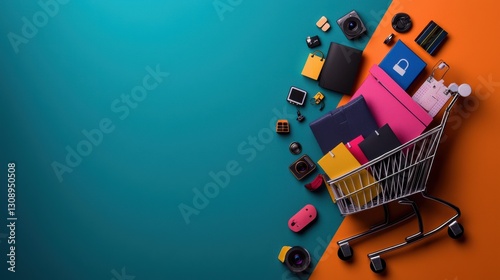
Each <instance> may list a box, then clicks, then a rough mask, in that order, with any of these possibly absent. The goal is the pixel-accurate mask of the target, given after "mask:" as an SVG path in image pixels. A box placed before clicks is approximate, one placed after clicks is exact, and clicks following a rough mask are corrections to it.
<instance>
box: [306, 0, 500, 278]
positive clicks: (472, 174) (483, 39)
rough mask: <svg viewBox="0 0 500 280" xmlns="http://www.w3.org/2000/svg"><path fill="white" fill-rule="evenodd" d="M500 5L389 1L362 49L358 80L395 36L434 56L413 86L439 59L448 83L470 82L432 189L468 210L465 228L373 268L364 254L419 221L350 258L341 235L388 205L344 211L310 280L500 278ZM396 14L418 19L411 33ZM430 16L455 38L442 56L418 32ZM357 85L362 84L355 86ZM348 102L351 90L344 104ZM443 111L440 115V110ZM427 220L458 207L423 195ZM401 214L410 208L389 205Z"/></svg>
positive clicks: (360, 243)
mask: <svg viewBox="0 0 500 280" xmlns="http://www.w3.org/2000/svg"><path fill="white" fill-rule="evenodd" d="M498 8H499V4H497V2H495V1H492V0H477V1H453V2H452V1H430V0H423V1H412V0H396V1H394V2H393V3H392V4H391V6H390V7H389V9H388V11H387V13H386V14H385V16H384V18H383V19H382V21H381V23H380V25H379V27H378V28H377V30H376V31H375V32H374V34H373V36H372V39H371V40H370V42H369V43H368V45H367V47H366V49H365V52H364V62H363V65H362V70H361V71H362V72H361V75H360V79H359V82H361V81H362V80H363V78H364V77H365V76H366V74H367V73H368V72H367V71H368V69H369V67H370V66H371V65H373V64H378V63H379V62H380V61H381V60H382V58H383V57H384V56H385V54H387V52H388V51H389V49H390V47H388V46H386V45H385V44H383V41H384V39H385V38H386V37H387V36H388V35H389V34H390V33H394V34H395V35H396V37H395V40H398V39H401V40H403V41H404V42H405V43H406V44H407V45H408V46H409V47H410V48H411V49H412V50H413V51H415V52H416V53H417V54H418V55H419V56H420V57H421V58H422V59H424V60H425V61H426V62H427V68H426V70H425V73H424V74H422V75H421V78H420V80H418V81H416V82H415V83H414V85H413V86H412V87H411V88H410V89H409V90H408V92H409V93H414V92H415V91H416V89H417V88H418V86H419V85H420V84H421V83H422V81H423V79H425V77H427V76H428V75H429V73H430V70H431V69H432V67H433V66H434V65H435V64H436V63H437V61H438V60H439V59H443V60H444V61H446V62H447V63H448V64H449V65H450V66H451V69H450V71H449V72H448V74H447V75H446V76H445V83H446V84H449V83H451V82H456V83H457V84H461V83H468V84H470V85H471V86H472V88H473V93H472V95H471V96H470V97H468V98H466V99H460V100H459V101H458V102H457V104H456V105H455V109H454V110H453V112H452V115H451V116H450V119H449V120H448V126H447V128H446V130H445V133H444V141H442V143H441V146H440V149H439V150H438V154H437V158H436V161H435V163H434V166H433V169H432V171H431V178H430V180H429V183H428V192H429V194H431V195H434V196H437V197H439V198H442V199H445V200H447V201H450V202H452V203H454V204H456V205H457V206H459V207H460V209H461V210H462V217H461V218H460V219H459V222H460V223H461V224H462V225H463V226H464V227H465V236H464V238H463V239H461V240H453V239H451V238H449V237H448V235H447V233H446V230H443V231H441V232H439V233H438V234H436V235H434V236H432V237H430V238H427V239H424V240H421V241H418V242H416V243H414V244H412V245H410V246H407V247H405V248H404V249H400V250H396V251H393V252H390V253H387V254H384V255H382V258H384V259H385V260H386V262H387V270H386V272H385V273H384V274H382V275H378V274H375V273H373V272H372V271H371V270H370V268H369V259H368V258H367V256H366V255H367V254H368V253H370V252H372V251H376V250H378V249H382V248H384V247H387V246H390V245H393V244H396V243H399V242H401V241H403V240H404V237H406V236H408V235H410V234H412V233H414V232H416V231H417V223H416V220H415V219H413V220H411V221H409V222H406V223H404V224H402V225H399V226H397V227H393V228H390V229H388V230H386V231H383V232H379V233H376V234H374V235H370V236H368V237H365V238H363V239H359V240H357V241H355V242H353V243H351V245H352V248H353V250H354V259H353V261H352V262H343V261H341V260H340V259H339V258H338V257H337V249H338V246H337V244H336V242H337V241H338V240H340V239H344V238H346V237H349V236H352V235H354V234H356V233H358V232H360V231H363V230H365V229H367V228H368V227H369V225H372V224H375V223H377V222H378V221H381V219H382V217H383V216H382V209H381V207H378V208H377V209H374V210H372V211H369V212H362V213H358V214H355V215H351V216H347V217H346V218H345V220H344V222H343V223H342V225H341V226H340V228H339V229H338V231H337V233H336V234H335V236H334V238H333V240H332V242H331V244H330V245H329V247H328V249H327V250H326V251H325V254H324V255H323V257H322V258H321V260H320V261H319V263H318V264H317V266H316V269H315V271H314V272H313V274H312V275H311V278H310V279H333V278H335V279H342V278H344V279H380V278H386V279H443V280H445V279H450V280H455V279H492V278H495V277H496V276H497V275H498V270H497V266H498V265H499V264H498V263H497V260H499V258H498V252H499V250H500V241H499V238H498V233H497V232H498V231H497V230H498V229H500V227H499V226H498V224H499V222H498V220H497V217H498V216H500V215H499V213H500V203H499V200H500V188H499V186H498V185H499V184H498V182H497V180H498V178H499V176H498V174H500V170H498V165H497V164H496V161H498V160H499V159H500V151H499V146H498V144H497V143H498V142H499V139H500V98H499V97H498V96H499V94H500V67H499V63H500V54H499V52H500V40H499V39H498V34H499V32H500V24H499V23H498V21H499V20H500V17H499V15H498ZM398 12H406V13H408V14H409V15H410V16H411V17H412V20H413V24H414V25H413V28H412V29H411V31H410V32H409V33H406V34H399V33H396V32H395V31H394V30H393V29H392V27H391V24H390V22H391V19H392V17H393V16H394V15H395V14H396V13H398ZM430 20H434V21H435V22H436V23H437V24H438V25H440V26H441V27H442V28H444V29H445V30H446V31H448V33H449V35H448V40H447V41H446V42H445V44H444V45H443V47H442V48H441V49H440V50H439V51H438V52H437V54H436V56H435V57H432V56H430V55H429V54H427V53H426V52H425V51H424V50H423V49H422V48H421V47H420V46H418V45H417V44H416V43H415V41H414V39H415V38H416V37H417V35H418V34H419V33H420V32H421V31H422V29H423V28H424V27H425V26H426V25H427V23H428V22H429V21H430ZM358 85H359V84H358ZM348 100H349V97H344V98H343V100H342V101H341V103H340V104H343V103H345V102H346V101H348ZM436 118H438V117H436ZM416 199H417V201H418V202H419V207H420V210H421V212H422V215H423V219H424V230H429V229H432V228H433V227H435V226H437V225H439V224H440V223H441V222H443V221H444V220H445V219H447V218H448V217H449V216H451V215H452V214H453V213H452V212H451V211H450V210H448V209H447V208H444V207H442V206H440V205H436V204H434V203H430V202H427V201H422V200H421V199H420V198H419V196H417V197H416ZM392 207H394V208H397V211H401V209H405V208H402V207H404V206H399V205H391V208H392Z"/></svg>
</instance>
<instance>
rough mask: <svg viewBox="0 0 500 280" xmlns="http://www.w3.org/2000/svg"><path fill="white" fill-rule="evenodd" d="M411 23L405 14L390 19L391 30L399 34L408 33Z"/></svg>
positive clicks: (398, 14)
mask: <svg viewBox="0 0 500 280" xmlns="http://www.w3.org/2000/svg"><path fill="white" fill-rule="evenodd" d="M412 26H413V23H412V22H411V18H410V16H409V15H408V14H406V13H397V14H396V15H394V17H393V18H392V28H393V29H394V30H396V31H397V32H399V33H406V32H408V31H410V29H411V27H412Z"/></svg>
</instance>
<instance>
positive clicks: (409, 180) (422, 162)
mask: <svg viewBox="0 0 500 280" xmlns="http://www.w3.org/2000/svg"><path fill="white" fill-rule="evenodd" d="M450 94H452V95H453V97H452V99H451V100H450V101H449V102H448V105H447V107H446V108H445V110H444V113H443V116H442V119H441V122H440V124H438V125H437V126H435V127H434V128H432V129H430V130H428V131H426V132H425V133H423V134H421V135H420V136H418V137H416V138H414V139H413V140H410V141H408V142H407V143H405V144H403V145H401V146H399V147H397V148H395V149H393V150H391V151H389V152H387V153H385V154H383V155H381V156H380V157H378V158H376V159H374V160H371V161H369V162H367V163H365V164H363V165H361V166H360V167H358V168H356V169H354V170H352V171H350V172H348V173H346V174H344V175H342V176H340V177H338V178H333V179H331V180H328V181H327V183H328V184H327V187H329V188H331V189H332V191H333V193H334V195H335V198H336V203H337V205H338V207H339V210H340V212H341V214H342V215H344V216H346V215H350V214H354V213H358V212H361V211H364V210H368V209H371V208H375V207H378V206H382V207H383V209H384V216H385V220H384V222H383V223H381V224H379V225H376V226H373V227H372V228H370V229H369V230H367V231H365V232H362V233H359V234H356V235H354V236H351V237H348V238H346V239H342V240H339V241H337V245H338V246H339V249H338V256H339V258H340V259H342V260H345V261H347V260H350V259H352V257H353V250H352V248H351V246H350V244H349V242H351V241H354V240H356V239H359V238H362V237H365V236H368V235H370V234H373V233H376V232H379V231H382V230H385V229H388V228H390V227H392V226H394V225H396V224H399V223H401V222H403V221H406V220H408V219H410V218H412V217H415V216H416V218H417V221H418V229H419V230H418V232H417V233H415V234H413V235H410V236H408V237H406V238H405V239H404V241H403V242H400V243H398V244H395V245H392V246H390V247H386V248H384V249H381V250H378V251H375V252H372V253H369V254H368V258H369V259H370V268H371V269H372V271H374V272H376V273H380V272H383V271H384V270H385V268H386V263H385V261H384V260H383V259H382V258H381V256H380V255H381V254H384V253H387V252H390V251H393V250H396V249H399V248H401V247H404V246H406V245H409V244H412V243H414V242H415V241H418V240H422V239H423V238H426V237H429V236H431V235H434V234H435V233H437V232H439V231H441V230H442V229H444V228H446V227H448V234H449V235H450V237H452V238H454V239H458V238H460V237H461V236H462V235H463V234H464V228H463V226H462V225H461V224H460V223H458V222H457V219H458V218H459V217H460V216H461V212H460V208H459V207H457V206H455V205H453V204H452V203H450V202H448V201H445V200H443V199H440V198H437V197H433V196H431V195H429V194H427V193H426V188H427V181H428V179H429V175H430V172H431V170H432V165H433V163H434V159H435V155H436V153H437V150H438V147H439V144H440V141H441V138H442V135H443V132H444V129H445V127H446V122H447V120H448V117H449V115H450V112H451V109H452V108H453V106H454V105H455V103H456V102H457V100H458V98H459V97H460V96H463V97H466V96H468V95H469V94H470V87H469V90H468V91H467V90H466V91H464V92H460V91H456V92H450ZM366 171H369V172H366ZM367 173H370V175H371V174H373V176H370V177H369V176H367V175H366V174H367ZM362 174H363V175H362ZM353 184H358V185H360V184H361V185H362V188H356V189H354V190H352V191H351V190H349V186H352V185H353ZM342 187H343V188H342ZM374 189H376V190H377V191H376V192H374V193H373V190H374ZM346 190H347V191H346ZM417 193H420V194H421V196H422V197H423V198H424V199H427V200H431V201H434V202H437V203H440V204H442V205H444V206H447V207H449V208H451V209H452V210H453V211H454V212H455V214H454V215H453V216H452V217H450V218H449V219H448V220H446V221H445V222H443V223H442V224H440V225H439V226H437V227H435V228H434V229H431V230H429V231H427V232H424V229H423V221H422V217H421V215H420V212H419V209H418V206H417V204H416V203H415V202H414V201H413V200H411V199H410V198H409V197H410V196H412V195H415V194H417ZM360 198H361V199H360ZM359 201H365V202H366V201H369V202H368V203H366V204H364V205H360V203H359ZM393 201H397V202H398V203H399V204H403V205H409V206H411V208H412V212H411V213H409V214H407V215H405V216H402V217H400V218H398V219H396V220H394V221H391V219H390V215H389V208H388V203H390V202H393ZM356 202H358V203H356Z"/></svg>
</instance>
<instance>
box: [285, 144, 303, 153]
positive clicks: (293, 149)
mask: <svg viewBox="0 0 500 280" xmlns="http://www.w3.org/2000/svg"><path fill="white" fill-rule="evenodd" d="M288 149H289V150H290V152H291V153H292V154H294V155H298V154H300V153H301V152H302V145H301V144H300V143H299V142H292V143H290V146H289V147H288Z"/></svg>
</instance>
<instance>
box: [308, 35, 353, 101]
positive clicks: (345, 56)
mask: <svg viewBox="0 0 500 280" xmlns="http://www.w3.org/2000/svg"><path fill="white" fill-rule="evenodd" d="M362 55H363V51H361V50H358V49H355V48H351V47H348V46H344V45H341V44H337V43H333V42H332V43H330V49H329V50H328V55H327V56H326V60H325V64H324V65H323V69H322V70H321V74H320V76H319V79H318V81H319V86H320V87H322V88H324V89H328V90H331V91H335V92H338V93H342V94H347V95H351V94H352V87H353V86H354V83H355V82H356V78H357V76H358V72H359V66H360V64H361V57H362Z"/></svg>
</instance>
